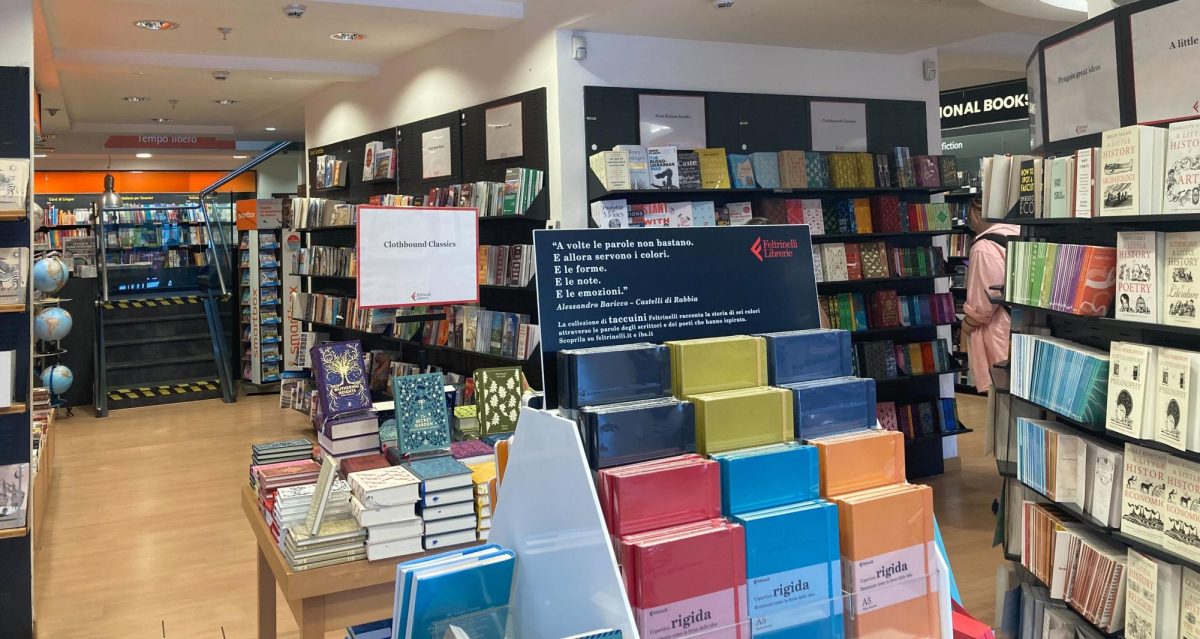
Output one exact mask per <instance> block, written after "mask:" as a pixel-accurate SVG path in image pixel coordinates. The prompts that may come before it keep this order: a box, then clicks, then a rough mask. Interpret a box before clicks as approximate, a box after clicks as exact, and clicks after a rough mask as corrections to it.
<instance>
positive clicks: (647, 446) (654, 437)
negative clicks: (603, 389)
mask: <svg viewBox="0 0 1200 639" xmlns="http://www.w3.org/2000/svg"><path fill="white" fill-rule="evenodd" d="M578 421H579V428H580V435H581V437H582V439H583V448H584V452H585V453H586V454H587V458H588V465H589V466H591V468H592V470H600V469H601V468H609V467H612V466H621V465H624V464H633V463H637V462H643V461H649V460H651V459H661V458H663V457H672V456H674V455H682V454H684V453H691V452H695V451H696V407H695V406H694V405H692V403H691V402H685V401H681V400H678V399H675V398H674V397H664V398H662V399H652V400H647V401H643V402H625V403H621V404H608V405H605V406H586V407H584V408H583V409H581V410H580V411H579V420H578Z"/></svg>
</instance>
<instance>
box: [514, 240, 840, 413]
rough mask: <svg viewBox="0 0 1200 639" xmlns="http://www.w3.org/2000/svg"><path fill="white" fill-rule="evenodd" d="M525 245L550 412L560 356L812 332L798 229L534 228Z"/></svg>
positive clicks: (807, 257) (807, 255)
mask: <svg viewBox="0 0 1200 639" xmlns="http://www.w3.org/2000/svg"><path fill="white" fill-rule="evenodd" d="M533 245H534V257H535V261H536V269H537V288H538V318H539V320H540V325H541V332H542V355H543V362H542V374H543V377H544V382H545V384H544V385H543V386H542V388H544V389H545V390H546V393H547V398H548V404H547V405H549V406H555V405H557V397H556V388H557V383H556V381H555V380H556V375H557V367H556V365H555V362H556V357H557V355H556V354H557V352H558V351H560V350H564V349H571V348H588V347H593V346H617V345H620V344H630V343H635V342H664V341H667V340H676V339H692V338H697V337H713V336H720V335H738V334H745V333H767V332H772V331H785V330H796V329H803V328H819V327H820V325H821V322H820V317H819V314H818V312H817V285H816V278H815V275H814V274H813V260H812V243H811V239H810V236H809V231H808V226H806V225H780V226H725V227H692V228H641V229H637V228H632V229H582V230H536V231H534V232H533ZM714 256H721V259H714Z"/></svg>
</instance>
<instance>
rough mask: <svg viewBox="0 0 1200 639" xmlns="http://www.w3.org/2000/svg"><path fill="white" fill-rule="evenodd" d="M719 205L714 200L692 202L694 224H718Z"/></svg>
mask: <svg viewBox="0 0 1200 639" xmlns="http://www.w3.org/2000/svg"><path fill="white" fill-rule="evenodd" d="M716 225H717V207H716V205H715V204H714V203H713V202H692V226H716Z"/></svg>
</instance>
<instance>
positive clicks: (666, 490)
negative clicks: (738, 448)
mask: <svg viewBox="0 0 1200 639" xmlns="http://www.w3.org/2000/svg"><path fill="white" fill-rule="evenodd" d="M597 486H598V493H599V498H600V507H601V510H603V511H604V521H605V522H606V523H607V525H608V531H609V533H610V534H613V535H616V536H618V537H621V536H626V535H633V534H637V533H641V532H646V531H650V530H658V529H662V528H667V527H670V526H677V525H680V524H688V523H692V522H699V521H705V520H708V519H712V518H714V517H720V516H721V479H720V468H719V466H718V464H717V462H715V461H711V460H707V459H701V458H700V457H699V456H697V455H680V456H678V457H670V458H667V459H660V460H655V461H648V462H642V463H638V464H630V465H627V466H617V467H615V468H605V469H603V470H601V471H600V472H599V474H598V480H597Z"/></svg>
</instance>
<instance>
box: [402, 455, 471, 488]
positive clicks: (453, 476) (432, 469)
mask: <svg viewBox="0 0 1200 639" xmlns="http://www.w3.org/2000/svg"><path fill="white" fill-rule="evenodd" d="M403 466H404V467H405V468H407V469H408V470H409V471H411V472H412V474H414V475H416V476H417V477H418V478H419V479H420V480H421V494H422V495H424V494H425V493H435V492H437V491H439V490H449V489H451V488H459V487H462V486H470V485H471V469H470V468H467V465H466V464H464V463H462V462H460V461H458V460H457V459H455V458H453V457H451V456H449V455H439V456H437V457H427V458H424V459H413V460H410V461H408V462H406V463H404V464H403Z"/></svg>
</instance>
